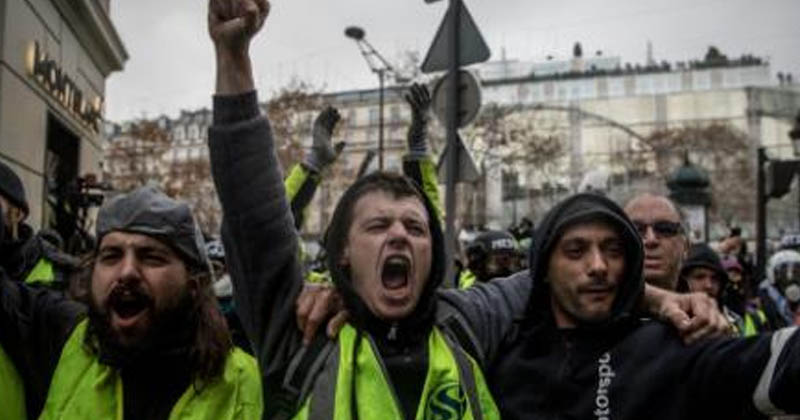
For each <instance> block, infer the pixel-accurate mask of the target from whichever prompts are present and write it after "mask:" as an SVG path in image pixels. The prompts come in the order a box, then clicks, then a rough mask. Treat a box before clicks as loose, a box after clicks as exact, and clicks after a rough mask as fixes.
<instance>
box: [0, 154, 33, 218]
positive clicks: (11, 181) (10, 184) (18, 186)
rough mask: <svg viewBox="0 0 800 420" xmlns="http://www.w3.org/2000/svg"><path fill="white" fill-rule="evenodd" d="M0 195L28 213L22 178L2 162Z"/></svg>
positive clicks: (0, 165) (0, 166)
mask: <svg viewBox="0 0 800 420" xmlns="http://www.w3.org/2000/svg"><path fill="white" fill-rule="evenodd" d="M0 195H2V196H3V197H5V199H6V200H8V201H9V202H11V204H13V205H14V206H16V207H19V208H20V209H22V210H23V211H24V212H25V214H26V215H27V214H28V212H29V210H28V200H27V199H26V198H25V187H24V186H23V185H22V180H20V179H19V176H17V174H16V173H14V171H13V170H11V168H9V167H8V165H6V164H5V163H3V162H0Z"/></svg>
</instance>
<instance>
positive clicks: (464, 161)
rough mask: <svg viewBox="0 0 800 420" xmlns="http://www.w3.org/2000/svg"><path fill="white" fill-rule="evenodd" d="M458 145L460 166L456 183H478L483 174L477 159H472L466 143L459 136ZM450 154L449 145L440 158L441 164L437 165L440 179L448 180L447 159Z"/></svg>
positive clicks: (457, 151)
mask: <svg viewBox="0 0 800 420" xmlns="http://www.w3.org/2000/svg"><path fill="white" fill-rule="evenodd" d="M456 145H457V147H456V153H457V155H456V160H457V162H458V164H457V165H456V179H455V182H456V183H459V182H474V181H477V180H478V177H479V176H480V174H481V173H480V171H479V170H478V166H477V165H476V164H475V159H473V158H472V155H471V154H470V153H469V150H467V147H466V146H464V141H463V140H462V139H461V136H458V142H457V143H456ZM449 153H450V146H449V145H448V146H446V147H445V148H444V152H442V155H441V156H440V157H439V163H438V164H437V165H436V166H437V171H438V172H439V179H446V177H447V174H446V172H447V158H448V155H449Z"/></svg>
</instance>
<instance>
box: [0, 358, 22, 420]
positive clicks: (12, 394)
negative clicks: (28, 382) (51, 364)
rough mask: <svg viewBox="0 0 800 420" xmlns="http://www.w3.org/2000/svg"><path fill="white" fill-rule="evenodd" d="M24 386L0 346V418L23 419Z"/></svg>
mask: <svg viewBox="0 0 800 420" xmlns="http://www.w3.org/2000/svg"><path fill="white" fill-rule="evenodd" d="M25 418H27V417H26V415H25V388H24V387H23V385H22V379H20V377H19V374H18V373H17V369H16V368H15V367H14V364H13V363H11V359H10V358H9V357H8V355H7V354H6V352H5V350H3V347H1V346H0V419H25Z"/></svg>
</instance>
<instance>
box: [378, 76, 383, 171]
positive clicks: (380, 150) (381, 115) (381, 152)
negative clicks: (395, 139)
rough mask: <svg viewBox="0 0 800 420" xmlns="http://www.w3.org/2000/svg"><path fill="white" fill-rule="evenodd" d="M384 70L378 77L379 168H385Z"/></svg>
mask: <svg viewBox="0 0 800 420" xmlns="http://www.w3.org/2000/svg"><path fill="white" fill-rule="evenodd" d="M384 74H385V71H384V70H382V69H381V70H379V71H378V79H379V80H380V89H379V93H378V96H379V98H380V99H379V101H380V104H379V105H378V170H379V171H382V170H383V76H384Z"/></svg>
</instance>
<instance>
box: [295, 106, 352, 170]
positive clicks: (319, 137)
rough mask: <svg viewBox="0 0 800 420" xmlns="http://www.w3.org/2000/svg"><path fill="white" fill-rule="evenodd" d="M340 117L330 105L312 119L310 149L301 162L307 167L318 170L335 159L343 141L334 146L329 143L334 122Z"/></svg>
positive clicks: (334, 125)
mask: <svg viewBox="0 0 800 420" xmlns="http://www.w3.org/2000/svg"><path fill="white" fill-rule="evenodd" d="M341 119H342V117H341V115H339V111H337V110H336V108H334V107H332V106H328V107H326V108H325V109H323V110H322V112H320V113H319V115H317V119H316V120H314V127H313V128H312V130H311V138H312V140H313V143H312V145H311V151H310V152H309V153H308V155H306V158H305V160H304V161H303V163H304V164H305V165H306V167H308V168H309V169H311V170H313V171H316V172H320V171H322V170H323V169H325V168H326V167H327V166H328V165H330V164H331V163H333V162H334V161H335V160H336V157H337V156H338V155H339V152H341V150H342V148H343V147H344V143H339V144H337V145H336V147H335V148H334V146H333V144H332V143H331V136H332V135H333V129H334V128H335V127H336V124H337V123H338V122H339V121H340V120H341Z"/></svg>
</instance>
